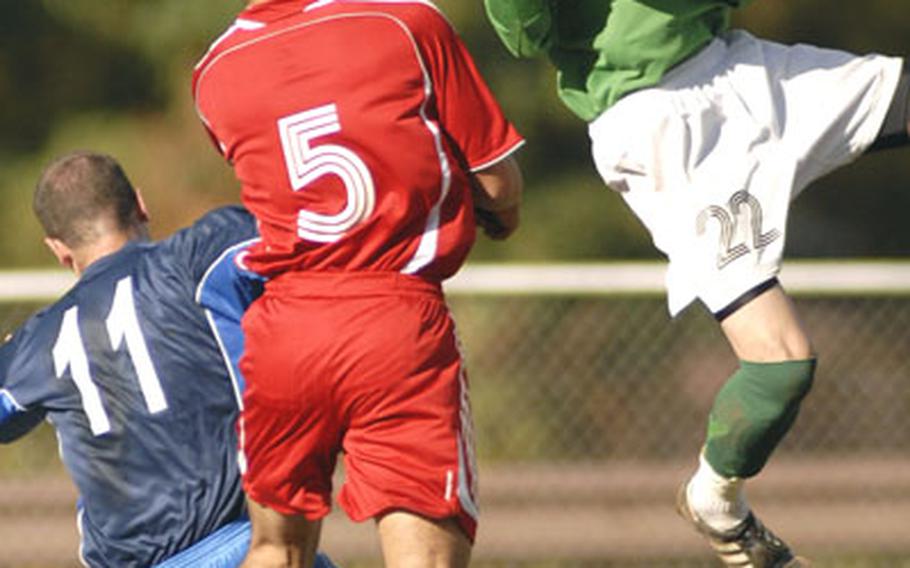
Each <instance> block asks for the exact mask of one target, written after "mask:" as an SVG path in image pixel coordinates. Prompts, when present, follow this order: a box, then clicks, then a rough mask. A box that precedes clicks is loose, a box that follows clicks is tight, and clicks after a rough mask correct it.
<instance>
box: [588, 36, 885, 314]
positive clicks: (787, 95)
mask: <svg viewBox="0 0 910 568" xmlns="http://www.w3.org/2000/svg"><path fill="white" fill-rule="evenodd" d="M901 69H902V60H901V59H899V58H893V57H884V56H880V55H871V56H866V57H858V56H855V55H852V54H849V53H844V52H841V51H833V50H825V49H819V48H816V47H812V46H808V45H796V46H784V45H780V44H777V43H772V42H768V41H763V40H759V39H756V38H755V37H753V36H751V35H749V34H748V33H746V32H742V31H731V32H729V33H727V34H725V35H724V36H722V37H720V38H718V39H715V40H714V41H713V42H712V43H711V44H709V45H708V46H707V47H706V48H705V49H703V50H702V51H701V52H699V53H698V54H697V55H695V56H694V57H693V58H691V59H690V60H688V61H686V62H684V63H683V64H681V65H679V66H678V67H676V68H674V69H672V70H671V71H670V72H669V73H668V74H667V75H666V76H665V77H664V79H663V81H662V82H661V83H660V84H659V85H658V86H657V87H654V88H650V89H645V90H642V91H638V92H635V93H632V94H630V95H628V96H626V97H624V98H623V99H621V100H620V101H619V102H618V103H617V104H616V105H614V106H613V107H611V108H610V109H608V110H607V111H606V112H605V113H603V114H602V115H601V116H600V117H598V118H597V119H595V120H594V121H593V122H592V123H591V124H590V125H589V134H590V136H591V140H592V152H593V154H594V162H595V164H596V166H597V170H598V172H599V173H600V175H601V177H602V178H603V179H604V181H605V182H606V184H607V185H608V186H610V187H611V188H613V189H615V190H617V191H619V192H621V193H622V195H623V197H624V198H625V200H626V203H628V205H629V206H630V207H631V208H632V210H633V211H635V213H636V215H638V217H639V218H640V219H641V220H642V222H644V224H645V226H647V228H648V230H649V231H650V232H651V236H652V238H653V240H654V244H655V245H656V246H657V248H659V249H660V250H661V251H662V252H663V253H664V254H666V255H667V257H668V258H669V260H670V265H669V269H668V272H667V292H668V301H669V308H670V313H671V314H672V315H676V314H677V313H679V312H680V311H681V310H682V309H683V308H685V307H686V306H687V305H689V303H691V302H692V301H693V300H695V299H696V298H699V299H700V300H701V301H702V302H704V303H705V305H707V307H708V309H710V310H711V311H712V312H714V313H715V314H716V313H718V312H720V311H722V310H723V309H724V308H726V307H728V306H729V305H730V304H731V303H733V302H734V301H735V300H736V299H737V298H739V297H741V296H742V295H743V294H745V293H747V292H749V291H750V290H752V289H753V288H755V287H756V286H759V285H761V284H762V283H765V282H767V281H769V280H770V279H772V278H774V277H775V276H776V275H777V273H778V271H779V270H780V263H781V258H782V254H783V249H784V237H785V234H786V224H787V213H788V210H789V205H790V201H791V200H792V199H793V198H794V197H796V195H798V194H799V193H800V191H802V190H803V189H804V188H805V187H806V186H807V185H808V184H809V183H810V182H812V181H814V180H815V179H817V178H819V177H821V176H822V175H824V174H826V173H828V172H830V171H831V170H833V169H835V168H837V167H839V166H842V165H844V164H846V163H848V162H850V161H851V160H853V159H854V158H856V157H857V156H859V155H860V154H861V153H862V152H863V151H865V150H866V149H867V148H868V147H869V145H871V144H872V142H874V141H875V137H876V135H877V134H878V131H879V129H880V128H881V125H882V122H883V121H884V118H885V114H886V113H887V111H888V107H889V105H890V103H891V99H892V97H893V95H894V92H895V90H896V87H897V83H898V79H899V78H900V74H901Z"/></svg>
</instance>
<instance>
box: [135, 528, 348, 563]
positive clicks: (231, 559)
mask: <svg viewBox="0 0 910 568" xmlns="http://www.w3.org/2000/svg"><path fill="white" fill-rule="evenodd" d="M250 534H251V530H250V522H249V521H237V522H235V523H230V524H227V525H224V526H223V527H221V528H220V529H218V530H217V531H215V532H213V533H212V534H210V535H209V536H207V537H205V538H204V539H202V540H200V541H199V542H197V543H196V544H194V545H193V546H191V547H189V548H187V549H186V550H184V551H182V552H180V553H178V554H175V555H174V556H171V557H170V558H168V559H167V560H165V561H164V562H161V563H159V564H156V565H155V566H154V567H153V568H237V566H240V564H241V563H242V562H243V558H244V557H245V556H246V552H247V550H248V549H249V547H250ZM313 568H336V567H335V565H334V564H332V561H331V560H329V557H328V556H326V555H324V554H322V553H319V554H317V555H316V562H315V564H313Z"/></svg>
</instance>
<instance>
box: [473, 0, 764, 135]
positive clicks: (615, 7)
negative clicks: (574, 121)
mask: <svg viewBox="0 0 910 568" xmlns="http://www.w3.org/2000/svg"><path fill="white" fill-rule="evenodd" d="M749 1H750V0H484V3H485V4H486V9H487V15H488V16H489V18H490V21H491V22H492V24H493V28H494V29H495V30H496V33H497V34H498V35H499V37H500V39H502V41H503V43H505V45H506V47H507V48H508V49H509V51H511V52H512V54H513V55H515V56H517V57H533V56H535V55H538V54H540V53H546V54H547V55H549V57H550V60H551V61H552V62H553V64H554V65H555V66H556V69H557V71H558V83H559V96H560V97H561V98H562V100H563V102H565V104H566V106H568V107H569V109H571V110H572V111H573V112H574V113H575V114H577V115H578V116H580V117H581V118H582V119H584V120H586V121H591V120H593V119H594V118H596V117H597V116H598V115H599V114H600V113H602V112H603V111H605V110H606V109H607V108H609V107H610V106H611V105H612V104H613V103H615V102H616V101H617V100H619V99H620V97H622V96H624V95H626V94H628V93H631V92H632V91H636V90H638V89H644V88H647V87H652V86H654V85H656V84H657V83H658V82H659V81H660V79H661V77H663V76H664V73H666V72H667V70H668V69H670V68H671V67H673V66H674V65H676V64H678V63H679V62H681V61H683V60H685V59H686V58H687V57H689V56H690V55H692V54H693V53H695V52H696V51H698V50H699V49H701V48H702V47H703V46H704V45H705V44H707V43H708V42H709V41H711V39H712V38H714V37H715V36H716V35H717V34H718V33H720V32H721V31H723V30H724V29H726V27H727V25H728V21H729V14H730V10H731V8H733V7H738V6H741V5H743V4H746V3H747V2H749Z"/></svg>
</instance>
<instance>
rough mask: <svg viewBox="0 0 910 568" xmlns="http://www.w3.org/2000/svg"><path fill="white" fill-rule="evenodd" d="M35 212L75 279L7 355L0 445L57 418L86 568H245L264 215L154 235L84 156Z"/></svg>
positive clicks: (117, 186) (97, 164)
mask: <svg viewBox="0 0 910 568" xmlns="http://www.w3.org/2000/svg"><path fill="white" fill-rule="evenodd" d="M34 209H35V213H36V215H37V216H38V219H39V220H40V222H41V224H42V226H43V227H44V230H45V233H46V235H47V237H46V239H45V242H46V243H47V245H48V247H49V248H50V249H51V251H52V252H53V253H54V255H55V256H56V257H57V259H58V260H59V261H60V263H61V264H63V265H64V266H66V267H68V268H70V269H72V270H73V271H74V272H75V273H76V275H77V276H78V277H79V280H78V282H77V283H76V284H75V286H74V287H73V288H72V289H71V290H70V291H69V292H67V293H66V294H65V295H64V296H63V297H62V298H61V299H60V300H59V301H57V302H56V303H55V304H53V305H52V306H50V307H48V308H46V309H44V310H42V311H41V312H39V313H38V314H36V315H34V316H33V317H32V318H31V319H29V320H28V321H27V322H26V323H25V324H24V325H23V326H22V327H21V328H20V329H19V330H18V331H16V332H15V333H14V334H13V336H12V337H11V338H10V339H9V341H7V342H6V343H5V344H4V345H3V346H2V347H0V441H2V442H10V441H13V440H15V439H17V438H19V437H20V436H22V435H24V434H25V433H27V432H28V431H30V430H31V429H32V428H33V427H35V426H36V425H37V424H38V423H39V422H40V421H41V420H43V419H45V418H46V419H48V420H49V421H50V422H51V423H52V424H53V425H54V427H55V428H56V431H57V436H58V438H59V440H60V447H61V455H62V458H63V462H64V464H65V466H66V468H67V469H68V471H69V473H70V475H71V476H72V479H73V481H74V482H75V485H76V487H77V488H78V490H79V493H80V499H79V504H78V525H79V530H80V532H81V536H82V545H81V547H80V556H81V558H80V560H81V561H82V562H83V563H84V564H86V565H88V566H93V567H95V566H116V567H123V566H161V567H170V568H173V567H182V566H186V567H189V566H192V567H202V566H207V567H215V566H218V567H229V566H238V565H239V564H240V562H241V560H242V558H243V556H244V555H245V553H246V549H247V547H248V545H249V539H250V533H249V522H248V521H247V519H246V512H245V508H244V498H243V493H242V489H241V484H240V474H241V472H240V468H239V467H238V463H237V449H236V448H237V442H236V434H235V430H234V423H235V419H236V416H237V411H238V400H239V398H238V394H239V391H240V389H242V382H241V381H240V380H239V375H238V374H237V373H236V371H235V369H236V359H237V357H238V355H239V352H238V350H239V349H241V348H242V335H241V334H240V328H239V319H240V315H241V314H242V311H243V309H244V308H245V306H246V305H248V304H249V303H250V301H251V300H252V299H253V298H254V297H255V294H256V293H257V288H258V287H259V286H260V283H259V282H258V281H256V280H254V279H245V278H243V277H242V272H243V271H242V270H241V269H240V268H239V267H238V265H237V264H236V263H235V262H234V257H235V256H236V254H237V253H238V252H239V251H240V250H242V248H243V247H244V245H245V244H246V243H248V242H249V241H251V240H254V239H256V238H257V230H256V224H255V221H254V220H253V218H252V216H250V215H249V214H248V213H247V212H246V211H245V210H244V209H242V208H240V207H226V208H223V209H218V210H215V211H213V212H211V213H209V214H207V215H205V216H204V217H202V218H201V219H200V220H199V221H197V222H196V223H195V224H194V225H193V226H191V227H189V228H187V229H184V230H182V231H179V232H178V233H176V234H175V235H173V236H172V237H170V238H168V239H165V240H162V241H160V242H150V241H149V240H148V238H147V231H146V221H147V218H148V217H147V214H146V210H145V207H144V205H143V203H142V200H141V198H140V196H139V194H138V193H137V192H136V191H135V190H134V188H133V187H132V185H131V184H130V182H129V181H128V179H127V177H126V176H125V174H124V172H123V170H122V169H121V167H120V166H119V165H118V164H117V162H116V161H115V160H113V159H112V158H110V157H107V156H103V155H98V154H93V153H88V152H79V153H74V154H70V155H68V156H65V157H63V158H60V159H59V160H57V161H55V162H54V163H52V164H51V165H50V166H49V167H48V168H47V169H46V170H45V172H44V174H43V175H42V177H41V179H40V181H39V182H38V185H37V188H36V191H35V196H34ZM197 302H201V303H202V304H204V305H205V306H206V308H205V309H203V307H202V306H200V305H199V303H197ZM327 562H328V561H327V559H325V558H324V557H320V558H318V559H317V565H320V563H327ZM323 565H325V566H330V565H331V564H330V563H327V564H323Z"/></svg>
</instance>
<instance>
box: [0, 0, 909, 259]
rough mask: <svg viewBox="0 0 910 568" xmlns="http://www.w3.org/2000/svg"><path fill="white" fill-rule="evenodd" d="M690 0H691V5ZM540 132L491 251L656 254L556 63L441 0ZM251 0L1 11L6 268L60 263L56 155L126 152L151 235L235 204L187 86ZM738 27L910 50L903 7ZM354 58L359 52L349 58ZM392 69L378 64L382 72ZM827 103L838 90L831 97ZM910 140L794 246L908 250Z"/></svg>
mask: <svg viewBox="0 0 910 568" xmlns="http://www.w3.org/2000/svg"><path fill="white" fill-rule="evenodd" d="M681 1H682V0H681ZM438 4H439V5H440V7H441V8H442V9H443V10H444V11H445V12H446V13H447V14H448V15H449V17H450V18H451V20H452V22H453V23H454V24H455V26H456V28H458V30H459V31H460V32H461V34H462V36H463V37H464V39H465V42H466V43H467V45H468V47H469V48H470V49H471V51H472V52H473V53H474V55H475V58H476V59H477V62H478V64H479V66H480V68H481V70H482V71H483V73H484V75H485V77H486V78H487V80H488V81H489V83H490V85H491V86H492V88H493V90H494V91H495V92H496V94H497V95H498V96H499V98H500V101H501V103H502V105H503V107H504V108H505V109H506V112H507V114H508V115H509V116H510V117H511V118H512V120H513V121H514V122H515V123H516V124H517V125H518V127H519V129H520V130H521V132H522V133H523V134H524V135H525V136H526V138H527V139H528V145H527V146H526V147H525V149H524V150H522V151H521V153H520V156H519V159H520V161H521V162H522V165H523V168H524V171H525V175H526V178H527V198H526V201H525V203H526V207H525V215H524V226H523V228H522V229H521V231H520V232H519V234H518V235H517V236H516V238H515V239H514V240H512V241H510V242H508V243H505V244H503V245H499V244H496V245H493V244H491V243H489V242H486V241H484V240H483V239H480V240H479V246H478V248H477V250H476V252H475V255H474V257H473V258H475V259H484V260H609V259H628V258H655V257H656V255H655V252H654V251H653V249H652V247H651V245H650V242H649V240H648V237H647V235H646V234H645V232H644V231H643V230H642V229H641V227H640V226H639V224H638V222H637V221H636V219H635V218H634V217H633V216H632V215H631V214H630V213H629V212H628V211H627V210H626V209H625V206H624V205H623V203H622V201H621V199H619V198H618V196H617V195H615V194H613V193H612V192H610V191H608V190H606V189H604V188H603V186H602V184H601V183H600V181H599V179H598V177H597V174H596V172H595V171H594V168H593V166H592V165H591V161H590V157H589V154H588V140H587V135H586V131H585V126H584V124H582V123H581V122H579V121H578V120H576V119H575V118H574V116H572V115H571V114H570V113H569V112H568V111H567V110H565V109H564V108H563V107H562V105H561V104H560V103H559V102H558V99H557V98H556V95H555V87H554V77H553V73H552V70H551V69H550V67H549V66H548V64H547V63H546V62H545V61H515V60H512V59H510V58H509V57H508V55H507V54H506V53H505V51H504V50H503V48H502V47H501V46H500V45H499V43H498V41H497V40H496V38H495V36H494V35H493V33H492V31H491V30H490V29H489V27H488V26H487V24H486V22H485V20H484V18H483V13H482V4H481V2H480V0H439V2H438ZM242 5H243V2H242V1H241V0H113V1H111V0H19V1H17V2H15V3H12V4H11V5H10V6H8V7H7V10H6V11H5V13H4V16H3V18H2V20H0V201H2V205H0V223H2V227H3V238H2V239H0V259H2V260H0V265H2V266H5V267H32V266H40V265H49V264H50V263H51V257H50V255H49V254H47V253H45V252H44V250H43V249H42V245H41V243H40V229H39V227H38V225H37V223H36V222H35V221H34V220H33V219H32V215H31V211H30V206H31V205H30V203H31V191H32V186H33V183H34V180H35V179H36V178H37V176H38V174H39V172H40V170H41V168H42V167H43V165H44V164H46V163H47V161H49V160H50V159H51V158H52V157H54V156H57V155H59V154H62V153H65V152H68V151H71V150H74V149H79V148H89V149H94V150H99V151H103V152H108V153H110V154H113V155H115V156H117V157H118V158H119V159H120V160H121V162H122V163H123V164H124V166H125V168H126V169H127V172H128V173H129V174H130V177H131V178H132V179H133V182H134V183H135V184H136V185H138V186H139V187H141V188H142V190H143V192H144V195H145V197H146V201H147V202H148V204H149V206H150V208H151V210H152V214H153V232H154V233H155V235H157V236H161V235H164V234H166V233H168V232H170V231H172V230H174V229H176V228H178V227H180V226H182V225H185V224H187V223H188V222H190V221H192V219H193V218H195V217H196V216H198V215H199V214H201V213H202V212H203V211H205V210H207V209H209V208H210V207H212V206H215V205H219V204H223V203H229V202H234V201H236V200H237V191H238V189H237V184H236V182H235V181H234V179H233V176H232V175H231V172H230V170H229V168H228V167H227V166H226V165H225V164H224V163H223V162H222V161H221V158H220V157H219V156H217V155H216V153H215V152H214V151H213V150H212V149H211V148H210V143H209V141H208V139H207V137H206V135H205V134H204V132H203V130H202V127H201V126H200V125H199V124H198V120H197V119H196V117H195V114H194V110H193V108H192V102H191V99H190V93H189V79H190V74H191V70H192V66H193V64H194V63H195V61H196V60H197V59H198V58H199V56H200V55H201V54H202V53H203V52H204V50H205V49H206V46H207V45H208V43H209V42H210V41H211V40H212V39H213V38H214V37H216V36H217V35H218V34H220V33H221V31H222V30H223V29H224V28H225V27H227V26H228V25H229V24H230V22H231V21H232V19H233V16H234V14H235V13H236V11H237V10H238V9H240V8H241V7H242ZM736 25H739V26H742V27H745V28H747V29H749V30H751V31H752V32H754V33H756V34H758V35H761V36H764V37H767V38H770V39H775V40H778V41H783V42H788V43H792V42H806V43H813V44H817V45H823V46H831V47H838V48H843V49H847V50H850V51H854V52H858V53H865V52H870V51H878V52H882V53H890V54H896V55H904V54H907V53H908V52H910V49H908V47H910V34H908V31H910V11H908V10H907V9H906V6H905V5H904V3H902V2H894V1H892V0H867V1H866V2H863V3H837V5H834V4H832V3H831V2H826V1H824V0H802V1H798V2H793V1H786V0H756V1H755V2H754V3H753V4H752V5H750V7H748V8H746V9H744V10H742V11H740V12H739V13H738V14H737V16H736ZM351 56H356V54H353V53H352V54H351ZM377 72H379V71H377ZM818 97H819V104H823V103H824V97H825V93H818ZM908 158H910V148H908V149H899V150H893V151H888V152H884V153H880V154H876V155H873V156H870V157H867V158H864V159H863V160H860V161H859V162H857V163H855V164H853V165H851V166H849V167H847V168H845V169H843V170H841V171H839V172H836V173H835V174H832V175H831V176H829V177H827V178H825V179H824V180H822V181H820V182H818V183H817V184H815V186H814V187H812V188H810V189H809V190H808V191H807V192H806V193H805V194H804V195H803V196H802V197H801V198H800V199H799V200H798V201H797V204H796V206H795V210H794V212H793V214H792V217H791V227H790V233H789V242H788V250H789V254H790V255H791V256H812V257H824V256H866V257H868V256H878V257H893V256H900V255H904V254H905V253H906V252H907V251H908V250H910V230H908V229H907V226H906V225H904V223H903V215H904V213H905V212H907V211H910V191H908V189H907V186H908V185H910V159H908Z"/></svg>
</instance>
